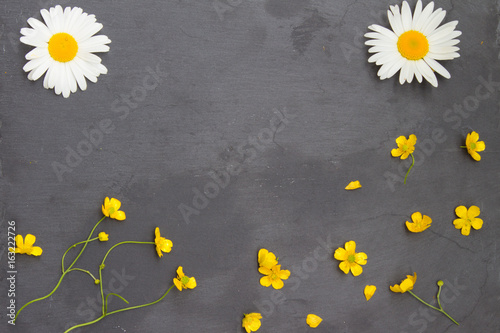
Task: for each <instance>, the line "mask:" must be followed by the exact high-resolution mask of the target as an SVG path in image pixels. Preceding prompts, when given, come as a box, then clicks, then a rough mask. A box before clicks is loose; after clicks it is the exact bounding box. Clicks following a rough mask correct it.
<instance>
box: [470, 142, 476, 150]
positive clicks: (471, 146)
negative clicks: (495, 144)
mask: <svg viewBox="0 0 500 333" xmlns="http://www.w3.org/2000/svg"><path fill="white" fill-rule="evenodd" d="M470 149H472V150H474V149H476V144H475V143H474V142H471V143H470Z"/></svg>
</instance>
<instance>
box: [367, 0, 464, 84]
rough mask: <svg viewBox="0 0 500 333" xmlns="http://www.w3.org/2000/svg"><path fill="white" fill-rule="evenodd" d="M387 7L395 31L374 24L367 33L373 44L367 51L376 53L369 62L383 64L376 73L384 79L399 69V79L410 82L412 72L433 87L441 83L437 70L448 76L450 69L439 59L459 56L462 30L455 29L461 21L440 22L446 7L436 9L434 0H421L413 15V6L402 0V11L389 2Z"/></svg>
mask: <svg viewBox="0 0 500 333" xmlns="http://www.w3.org/2000/svg"><path fill="white" fill-rule="evenodd" d="M390 9H391V10H390V11H389V10H388V11H387V16H388V18H389V23H390V24H391V27H392V31H391V30H389V29H387V28H384V27H382V26H380V25H377V24H373V25H370V26H369V27H368V29H370V30H372V31H374V32H368V33H366V34H365V37H367V38H371V39H370V40H368V41H366V42H365V44H366V45H370V46H372V47H370V49H369V50H368V52H370V53H375V54H374V55H372V56H371V57H370V58H369V59H368V62H370V63H372V62H374V63H375V64H377V65H381V67H380V69H379V71H378V73H377V75H378V76H379V77H380V79H381V80H384V79H388V78H390V77H392V76H393V75H394V74H396V73H397V72H398V71H400V73H399V83H401V84H403V83H405V82H408V83H410V82H411V81H412V80H413V76H415V77H416V79H417V81H418V82H422V77H423V78H425V79H426V80H427V81H428V82H429V83H430V84H432V85H433V86H434V87H437V86H438V82H437V78H436V75H435V74H434V72H436V73H438V74H440V75H442V76H444V77H445V78H447V79H449V78H450V77H451V75H450V73H449V72H448V71H447V70H446V68H444V67H443V66H442V65H441V64H440V63H438V62H437V61H436V60H451V59H454V58H458V57H460V55H459V54H458V53H457V51H458V50H459V48H458V47H456V46H455V45H456V44H458V43H459V42H460V41H459V40H458V39H455V38H456V37H458V36H460V35H461V34H462V33H461V32H460V31H455V27H456V26H457V24H458V21H453V22H449V23H446V24H444V25H442V26H440V27H439V28H438V26H439V24H441V22H442V21H443V19H444V17H445V16H446V11H445V10H442V9H441V8H438V9H436V10H435V11H434V2H430V3H429V4H428V5H427V6H426V7H425V8H424V9H422V1H420V0H418V2H417V5H416V7H415V12H414V13H413V17H412V14H411V9H410V6H409V5H408V3H407V2H406V1H403V5H402V8H401V12H400V11H399V7H398V6H397V5H396V6H390Z"/></svg>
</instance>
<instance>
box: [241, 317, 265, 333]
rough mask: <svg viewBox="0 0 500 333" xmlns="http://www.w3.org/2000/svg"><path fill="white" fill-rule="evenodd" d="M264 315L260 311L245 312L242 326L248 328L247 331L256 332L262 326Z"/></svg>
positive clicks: (248, 332)
mask: <svg viewBox="0 0 500 333" xmlns="http://www.w3.org/2000/svg"><path fill="white" fill-rule="evenodd" d="M261 319H262V315H261V314H260V313H256V312H253V313H249V314H245V316H244V317H243V320H242V321H241V326H242V327H243V328H244V329H245V330H246V332H247V333H250V332H255V331H257V330H258V329H259V328H260V325H261V322H260V320H261Z"/></svg>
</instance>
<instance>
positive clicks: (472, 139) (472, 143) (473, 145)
mask: <svg viewBox="0 0 500 333" xmlns="http://www.w3.org/2000/svg"><path fill="white" fill-rule="evenodd" d="M477 140H479V134H477V133H476V132H474V131H472V133H469V134H467V138H466V139H465V147H463V148H467V152H468V153H469V155H470V156H472V158H473V159H475V160H476V161H480V160H481V155H479V154H478V153H477V152H478V151H483V150H484V149H485V148H486V145H485V144H484V141H477Z"/></svg>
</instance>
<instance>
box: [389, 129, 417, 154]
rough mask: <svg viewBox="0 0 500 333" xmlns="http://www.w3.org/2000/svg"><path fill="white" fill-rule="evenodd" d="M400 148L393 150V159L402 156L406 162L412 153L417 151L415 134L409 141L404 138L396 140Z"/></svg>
mask: <svg viewBox="0 0 500 333" xmlns="http://www.w3.org/2000/svg"><path fill="white" fill-rule="evenodd" d="M396 143H397V144H398V148H394V149H393V150H391V155H392V156H393V157H398V156H400V157H401V159H402V160H405V159H407V158H408V156H410V154H411V153H413V152H414V151H415V144H416V143H417V137H416V136H415V134H411V135H410V136H409V138H408V139H406V138H405V137H404V136H400V137H398V138H397V139H396Z"/></svg>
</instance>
